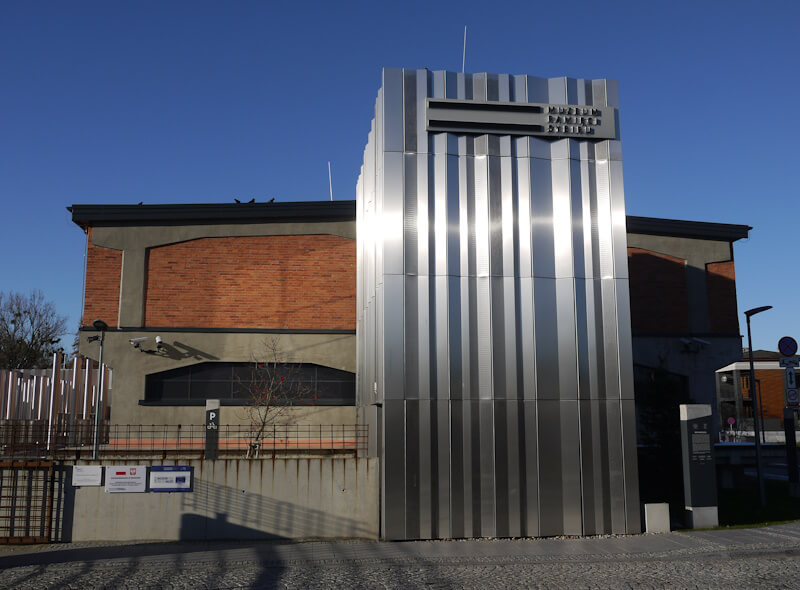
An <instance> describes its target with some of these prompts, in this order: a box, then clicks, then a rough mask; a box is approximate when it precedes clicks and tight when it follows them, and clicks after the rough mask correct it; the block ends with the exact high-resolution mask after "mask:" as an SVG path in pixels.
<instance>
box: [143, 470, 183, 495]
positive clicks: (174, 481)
mask: <svg viewBox="0 0 800 590" xmlns="http://www.w3.org/2000/svg"><path fill="white" fill-rule="evenodd" d="M150 491H151V492H191V491H192V468H191V467H189V466H188V465H155V466H153V467H151V468H150Z"/></svg>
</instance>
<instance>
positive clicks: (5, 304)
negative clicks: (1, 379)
mask: <svg viewBox="0 0 800 590" xmlns="http://www.w3.org/2000/svg"><path fill="white" fill-rule="evenodd" d="M66 322H67V320H66V318H65V317H63V316H60V315H58V313H56V308H55V306H54V305H53V304H52V303H51V302H49V301H47V300H46V299H45V298H44V294H43V293H42V292H41V291H38V290H37V291H32V292H31V293H30V294H29V295H24V294H22V293H13V292H9V293H0V368H3V369H36V368H42V367H47V366H49V365H50V364H51V361H52V355H53V353H54V352H56V351H58V350H60V348H59V338H60V337H61V336H62V335H64V334H65V333H66V332H67V329H66Z"/></svg>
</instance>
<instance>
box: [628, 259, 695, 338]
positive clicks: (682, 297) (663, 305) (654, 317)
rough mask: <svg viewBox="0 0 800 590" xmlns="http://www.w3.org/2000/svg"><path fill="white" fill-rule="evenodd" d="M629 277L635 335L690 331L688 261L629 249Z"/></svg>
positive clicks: (632, 327) (632, 325)
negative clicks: (687, 282)
mask: <svg viewBox="0 0 800 590" xmlns="http://www.w3.org/2000/svg"><path fill="white" fill-rule="evenodd" d="M628 276H629V277H630V280H629V283H630V290H631V292H630V297H631V331H632V332H633V334H634V335H637V334H685V333H687V332H688V331H689V296H688V291H687V285H686V261H685V260H682V259H680V258H674V257H672V256H667V255H666V254H659V253H657V252H650V251H649V250H643V249H641V248H628Z"/></svg>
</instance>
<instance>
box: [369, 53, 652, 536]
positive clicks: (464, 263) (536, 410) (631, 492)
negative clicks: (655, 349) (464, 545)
mask: <svg viewBox="0 0 800 590" xmlns="http://www.w3.org/2000/svg"><path fill="white" fill-rule="evenodd" d="M429 98H436V99H458V100H472V101H476V102H486V101H499V102H519V103H525V102H528V103H551V104H553V103H555V104H570V105H598V106H610V107H618V97H617V85H616V83H615V82H612V81H610V80H581V79H571V78H550V79H546V78H537V77H532V76H514V75H504V74H499V75H493V74H460V73H451V72H443V71H437V72H433V71H428V70H400V69H386V70H384V72H383V85H382V87H381V89H380V90H379V92H378V99H377V103H376V107H375V119H374V120H373V122H372V127H371V130H370V133H369V139H368V143H367V147H366V150H365V153H364V162H363V166H362V169H361V175H360V177H359V180H358V185H357V202H358V206H357V211H358V213H357V224H358V230H357V232H358V327H357V341H358V385H357V391H358V393H357V399H358V405H359V410H360V413H361V415H362V419H364V420H366V421H369V422H371V423H373V424H374V426H376V428H373V429H372V431H373V432H374V433H376V435H377V438H376V440H375V441H373V444H372V445H371V449H372V450H373V452H374V453H375V454H378V455H380V456H381V458H382V461H381V463H382V501H381V506H382V535H383V537H384V538H386V539H426V538H458V537H516V536H540V535H541V536H545V535H560V534H575V535H580V534H585V535H589V534H599V533H626V532H627V533H630V532H640V531H641V526H640V516H639V498H638V478H637V464H636V426H635V419H634V401H633V371H632V361H631V330H630V317H629V316H630V311H629V302H628V272H627V252H626V233H625V205H624V195H623V185H622V157H621V149H620V142H619V141H618V140H601V141H597V140H587V139H572V138H565V139H550V138H547V139H542V138H540V137H534V136H530V135H510V134H509V135H503V134H484V135H478V134H468V133H449V132H428V129H427V122H426V104H427V102H426V101H427V99H429ZM617 120H618V119H617ZM617 128H618V125H617ZM616 137H617V138H618V137H619V135H618V133H617V135H616Z"/></svg>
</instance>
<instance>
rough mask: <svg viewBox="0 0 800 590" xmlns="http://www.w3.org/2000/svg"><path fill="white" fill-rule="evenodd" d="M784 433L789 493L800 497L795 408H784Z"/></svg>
mask: <svg viewBox="0 0 800 590" xmlns="http://www.w3.org/2000/svg"><path fill="white" fill-rule="evenodd" d="M783 432H784V434H785V435H786V467H787V470H788V472H787V474H788V476H789V493H790V494H791V495H792V497H794V498H797V497H800V485H799V484H798V481H800V477H798V475H800V474H798V469H797V437H796V436H795V433H794V408H783Z"/></svg>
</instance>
